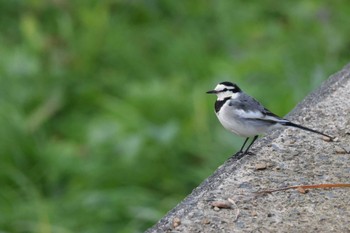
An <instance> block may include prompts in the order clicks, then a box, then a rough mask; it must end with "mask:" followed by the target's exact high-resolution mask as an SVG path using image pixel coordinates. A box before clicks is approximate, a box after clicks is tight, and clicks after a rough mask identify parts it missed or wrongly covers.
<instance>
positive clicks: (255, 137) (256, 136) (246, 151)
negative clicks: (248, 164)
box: [244, 135, 259, 154]
mask: <svg viewBox="0 0 350 233" xmlns="http://www.w3.org/2000/svg"><path fill="white" fill-rule="evenodd" d="M258 137H259V135H255V136H254V138H253V141H252V142H251V143H250V144H249V146H248V148H247V149H246V150H245V152H244V154H247V153H248V150H249V148H250V147H251V146H252V145H253V144H254V142H255V140H256V139H257V138H258Z"/></svg>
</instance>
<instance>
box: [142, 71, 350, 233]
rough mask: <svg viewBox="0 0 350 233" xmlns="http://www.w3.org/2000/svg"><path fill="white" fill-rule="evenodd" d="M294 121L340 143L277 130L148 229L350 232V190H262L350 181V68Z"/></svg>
mask: <svg viewBox="0 0 350 233" xmlns="http://www.w3.org/2000/svg"><path fill="white" fill-rule="evenodd" d="M286 118H287V119H290V120H292V121H293V122H296V123H300V124H302V125H305V126H307V127H310V128H314V129H324V130H323V131H324V132H325V133H327V134H330V135H332V136H336V137H337V138H338V140H337V141H335V142H327V141H325V140H323V139H322V137H319V136H318V135H315V134H310V133H308V132H305V131H301V130H298V129H292V128H288V129H285V130H278V131H274V132H271V133H270V134H268V135H267V136H265V137H263V138H261V139H260V140H259V141H258V142H257V143H256V144H255V145H254V146H253V148H252V152H254V153H255V155H245V156H243V157H242V158H238V157H233V158H230V159H229V160H228V161H226V163H225V164H223V165H222V166H221V167H219V168H218V169H217V171H216V172H215V173H214V174H213V175H212V176H211V177H209V178H208V179H207V180H205V181H204V182H203V183H202V184H201V185H200V186H199V187H198V188H196V189H195V190H194V191H193V192H192V194H191V195H189V196H188V197H187V198H186V199H185V200H184V201H182V202H181V203H180V204H179V205H178V206H177V207H175V208H174V209H173V210H171V211H170V212H169V213H168V214H167V215H166V216H165V217H164V218H163V219H161V220H160V221H159V222H158V223H157V224H156V225H155V226H154V227H153V228H150V229H149V230H148V231H147V232H342V233H343V232H350V188H333V189H310V190H307V191H308V192H306V193H303V191H304V190H299V191H297V190H295V189H291V190H285V191H279V192H274V193H271V194H256V193H255V192H257V191H261V190H265V189H274V188H281V187H286V186H291V185H309V184H324V183H333V184H336V183H350V66H349V65H348V66H347V67H345V68H344V69H343V70H342V71H340V72H339V73H337V74H335V75H333V76H332V77H331V78H329V79H328V80H327V81H326V82H325V83H324V84H323V85H322V87H321V88H319V89H318V90H316V91H314V92H313V93H311V94H310V95H309V96H308V97H307V98H306V99H305V100H304V101H302V102H301V103H300V104H299V105H298V106H297V107H296V108H295V109H294V110H293V111H292V112H291V113H290V114H289V115H288V116H287V117H286ZM213 203H214V204H213ZM213 205H214V206H213ZM216 205H219V206H220V207H217V206H216ZM221 205H222V206H221ZM222 207H225V208H222ZM227 207H228V208H227ZM174 219H175V220H176V221H175V222H174ZM175 223H176V224H175Z"/></svg>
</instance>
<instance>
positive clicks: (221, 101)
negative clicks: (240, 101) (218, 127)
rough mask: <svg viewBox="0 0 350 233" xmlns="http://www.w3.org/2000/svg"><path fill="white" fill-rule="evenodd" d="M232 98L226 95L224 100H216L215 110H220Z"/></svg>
mask: <svg viewBox="0 0 350 233" xmlns="http://www.w3.org/2000/svg"><path fill="white" fill-rule="evenodd" d="M229 99H231V97H226V98H224V99H222V100H216V102H215V112H218V111H220V109H221V107H222V105H224V104H225V103H226V101H227V100H229Z"/></svg>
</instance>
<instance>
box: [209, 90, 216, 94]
mask: <svg viewBox="0 0 350 233" xmlns="http://www.w3.org/2000/svg"><path fill="white" fill-rule="evenodd" d="M216 93H218V92H217V91H215V90H211V91H207V94H216Z"/></svg>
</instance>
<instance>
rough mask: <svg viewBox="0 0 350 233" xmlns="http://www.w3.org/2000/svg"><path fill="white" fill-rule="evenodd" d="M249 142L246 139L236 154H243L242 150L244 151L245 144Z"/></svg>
mask: <svg viewBox="0 0 350 233" xmlns="http://www.w3.org/2000/svg"><path fill="white" fill-rule="evenodd" d="M248 140H249V138H246V139H245V141H244V143H243V146H242V147H241V149H240V150H239V151H238V154H240V153H242V152H243V149H244V146H245V144H246V143H247V141H248Z"/></svg>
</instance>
